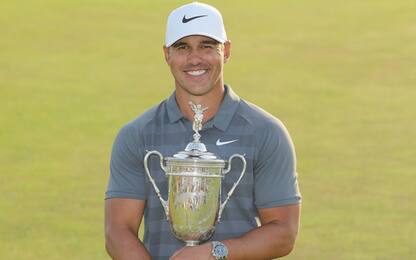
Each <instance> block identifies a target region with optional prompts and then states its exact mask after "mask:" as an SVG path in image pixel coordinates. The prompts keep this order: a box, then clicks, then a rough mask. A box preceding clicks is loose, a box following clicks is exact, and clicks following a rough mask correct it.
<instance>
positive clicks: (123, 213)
mask: <svg viewBox="0 0 416 260" xmlns="http://www.w3.org/2000/svg"><path fill="white" fill-rule="evenodd" d="M144 206H145V201H143V200H136V199H121V198H114V199H107V200H106V201H105V246H106V249H107V252H108V254H109V255H110V256H111V257H112V258H113V259H121V260H124V259H151V257H150V255H149V253H148V252H147V250H146V248H145V247H144V245H143V244H142V242H141V241H140V240H139V238H138V236H137V232H138V230H139V227H140V223H141V220H142V217H143V212H144Z"/></svg>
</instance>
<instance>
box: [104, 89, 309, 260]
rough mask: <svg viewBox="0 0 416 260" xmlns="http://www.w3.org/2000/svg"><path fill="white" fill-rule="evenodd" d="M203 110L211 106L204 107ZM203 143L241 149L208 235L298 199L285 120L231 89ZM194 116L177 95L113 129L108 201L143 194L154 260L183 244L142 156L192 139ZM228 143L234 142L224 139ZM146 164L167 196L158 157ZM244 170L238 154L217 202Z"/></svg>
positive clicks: (250, 222) (231, 233)
mask: <svg viewBox="0 0 416 260" xmlns="http://www.w3.org/2000/svg"><path fill="white" fill-rule="evenodd" d="M208 109H209V108H208ZM200 133H201V136H202V137H201V141H202V142H203V143H204V144H205V145H206V146H207V149H208V151H209V152H212V153H214V154H216V155H217V156H218V157H219V158H221V159H224V160H228V158H229V157H230V156H231V155H233V154H235V153H239V154H245V158H246V160H247V169H246V173H245V175H244V177H243V179H242V180H241V182H240V185H239V186H238V187H237V188H236V190H235V192H234V194H233V195H232V197H231V199H230V201H229V202H228V204H227V205H226V207H225V209H224V212H223V214H222V218H221V222H220V223H219V224H217V226H216V229H215V233H214V235H213V237H212V238H211V240H223V239H227V238H233V237H239V236H241V235H243V234H244V233H246V232H248V231H249V230H251V229H253V228H256V227H257V223H256V220H255V217H257V210H256V209H257V208H270V207H278V206H283V205H290V204H298V203H300V199H301V197H300V193H299V189H298V182H297V174H296V158H295V153H294V147H293V143H292V141H291V139H290V136H289V134H288V132H287V130H286V128H285V127H284V125H283V124H282V123H281V122H280V121H279V120H278V119H276V118H275V117H273V116H272V115H270V114H268V113H267V112H265V111H264V110H262V109H261V108H259V107H257V106H256V105H253V104H251V103H249V102H246V101H244V100H242V99H240V98H239V97H238V96H237V95H236V94H235V93H234V92H233V91H232V89H231V88H230V87H228V86H226V94H225V97H224V100H223V102H222V104H221V106H220V109H219V111H218V112H217V114H216V115H215V117H214V118H212V119H211V120H210V121H208V122H207V123H206V124H205V125H204V126H203V129H202V131H200ZM192 135H193V131H192V122H190V121H189V120H187V119H186V118H185V117H184V116H183V115H182V113H181V112H180V110H179V107H178V105H177V103H176V99H175V93H173V94H172V95H171V96H170V97H169V98H168V99H167V100H164V101H163V102H161V103H160V104H159V105H157V106H155V107H153V108H151V109H150V110H148V111H147V112H145V113H144V114H143V115H141V116H140V117H138V118H137V119H135V120H133V121H131V122H129V123H128V124H127V125H125V126H124V127H123V128H122V129H121V130H120V132H119V134H118V136H117V138H116V140H115V142H114V145H113V151H112V155H111V163H110V178H109V183H108V188H107V192H106V199H110V198H131V199H138V200H146V208H145V212H144V223H145V234H144V241H143V242H144V244H145V246H146V248H147V249H148V250H149V252H150V253H151V255H152V257H153V258H154V259H168V258H169V256H171V255H172V254H173V253H174V252H175V251H176V250H177V249H179V248H181V247H183V246H184V243H183V242H182V241H180V240H178V239H176V238H175V236H174V235H173V234H172V232H171V231H170V226H169V223H168V222H167V220H166V218H165V214H164V211H163V208H162V206H161V203H160V201H159V199H158V197H157V195H156V193H155V191H154V190H153V187H152V186H151V183H150V181H149V179H148V178H147V176H146V174H145V172H144V167H143V159H144V156H145V154H146V150H148V151H151V150H157V151H159V152H161V153H162V154H163V155H164V156H165V157H169V156H172V155H174V154H175V153H177V152H178V151H182V150H184V148H185V146H186V145H187V144H188V143H189V142H191V141H192V140H193V137H192ZM229 141H233V142H229ZM149 160H150V162H149V169H150V173H151V175H152V177H153V178H154V179H155V182H156V184H157V186H158V187H159V189H160V191H161V194H162V196H163V197H164V198H165V199H166V198H167V193H168V181H167V178H166V177H165V174H164V173H163V171H162V170H161V169H160V166H159V158H157V157H156V156H152V157H150V159H149ZM241 170H242V163H241V162H240V161H239V160H237V159H236V160H234V161H233V162H232V170H231V172H230V173H228V174H227V175H226V177H225V178H224V180H223V182H222V190H223V192H222V196H223V198H222V201H224V199H225V196H226V193H227V192H228V191H229V190H230V188H231V187H232V185H233V183H234V182H235V181H236V180H237V179H238V177H239V175H240V173H241Z"/></svg>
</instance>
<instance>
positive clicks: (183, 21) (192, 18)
mask: <svg viewBox="0 0 416 260" xmlns="http://www.w3.org/2000/svg"><path fill="white" fill-rule="evenodd" d="M205 16H208V15H197V16H194V17H191V18H186V15H184V16H183V18H182V23H187V22H190V21H192V20H194V19H198V18H201V17H205Z"/></svg>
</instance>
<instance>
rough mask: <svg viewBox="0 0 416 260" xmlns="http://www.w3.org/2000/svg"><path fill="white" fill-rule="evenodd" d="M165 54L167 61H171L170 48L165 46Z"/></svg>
mask: <svg viewBox="0 0 416 260" xmlns="http://www.w3.org/2000/svg"><path fill="white" fill-rule="evenodd" d="M163 54H164V56H165V61H166V62H168V60H169V48H168V47H166V46H163Z"/></svg>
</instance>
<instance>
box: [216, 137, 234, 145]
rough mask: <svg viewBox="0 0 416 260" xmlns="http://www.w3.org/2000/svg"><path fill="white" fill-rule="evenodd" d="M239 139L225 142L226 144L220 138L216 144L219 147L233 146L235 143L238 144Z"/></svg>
mask: <svg viewBox="0 0 416 260" xmlns="http://www.w3.org/2000/svg"><path fill="white" fill-rule="evenodd" d="M237 141H238V139H235V140H231V141H225V142H221V140H220V139H219V138H218V140H217V142H216V143H215V144H216V145H217V146H221V145H226V144H231V143H234V142H237Z"/></svg>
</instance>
